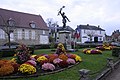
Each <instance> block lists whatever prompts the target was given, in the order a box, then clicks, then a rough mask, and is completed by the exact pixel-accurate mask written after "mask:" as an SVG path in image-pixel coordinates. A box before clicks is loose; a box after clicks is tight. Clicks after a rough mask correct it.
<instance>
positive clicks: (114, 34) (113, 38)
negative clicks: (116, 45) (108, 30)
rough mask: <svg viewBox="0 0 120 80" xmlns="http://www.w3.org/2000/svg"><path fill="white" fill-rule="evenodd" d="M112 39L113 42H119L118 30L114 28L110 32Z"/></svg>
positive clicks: (119, 32)
mask: <svg viewBox="0 0 120 80" xmlns="http://www.w3.org/2000/svg"><path fill="white" fill-rule="evenodd" d="M111 36H112V41H114V42H120V31H119V30H116V31H114V32H113V33H112V35H111Z"/></svg>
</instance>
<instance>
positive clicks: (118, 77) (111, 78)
mask: <svg viewBox="0 0 120 80" xmlns="http://www.w3.org/2000/svg"><path fill="white" fill-rule="evenodd" d="M105 80H120V64H119V66H118V68H117V69H115V70H114V71H113V72H112V73H111V74H109V75H108V76H107V78H106V79H105Z"/></svg>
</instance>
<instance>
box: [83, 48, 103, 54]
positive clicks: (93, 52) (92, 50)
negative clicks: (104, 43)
mask: <svg viewBox="0 0 120 80" xmlns="http://www.w3.org/2000/svg"><path fill="white" fill-rule="evenodd" d="M83 53H85V54H102V51H101V50H98V49H84V50H83Z"/></svg>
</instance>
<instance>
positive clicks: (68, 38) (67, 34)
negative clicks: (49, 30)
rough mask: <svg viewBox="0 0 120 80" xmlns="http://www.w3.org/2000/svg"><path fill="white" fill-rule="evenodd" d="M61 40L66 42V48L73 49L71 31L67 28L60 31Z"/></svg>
mask: <svg viewBox="0 0 120 80" xmlns="http://www.w3.org/2000/svg"><path fill="white" fill-rule="evenodd" d="M59 42H61V43H63V44H65V48H66V49H67V50H69V49H71V36H70V31H68V30H65V29H64V30H62V31H59Z"/></svg>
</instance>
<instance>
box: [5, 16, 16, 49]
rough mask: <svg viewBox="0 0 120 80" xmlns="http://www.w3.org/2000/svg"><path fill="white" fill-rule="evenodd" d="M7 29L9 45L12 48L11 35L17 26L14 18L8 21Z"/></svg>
mask: <svg viewBox="0 0 120 80" xmlns="http://www.w3.org/2000/svg"><path fill="white" fill-rule="evenodd" d="M7 24H8V25H7V28H6V33H7V35H8V44H9V48H10V43H11V42H10V34H11V33H12V32H13V27H14V26H15V21H14V20H13V19H12V18H9V20H7Z"/></svg>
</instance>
